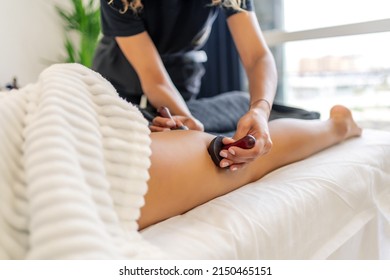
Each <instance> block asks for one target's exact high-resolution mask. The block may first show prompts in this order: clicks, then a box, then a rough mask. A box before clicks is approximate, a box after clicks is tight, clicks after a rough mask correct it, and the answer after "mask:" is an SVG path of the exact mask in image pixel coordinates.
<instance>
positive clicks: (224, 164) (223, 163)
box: [219, 159, 233, 168]
mask: <svg viewBox="0 0 390 280" xmlns="http://www.w3.org/2000/svg"><path fill="white" fill-rule="evenodd" d="M232 164H233V162H232V161H231V160H228V159H222V160H221V161H220V162H219V167H221V168H227V167H229V166H230V165H232Z"/></svg>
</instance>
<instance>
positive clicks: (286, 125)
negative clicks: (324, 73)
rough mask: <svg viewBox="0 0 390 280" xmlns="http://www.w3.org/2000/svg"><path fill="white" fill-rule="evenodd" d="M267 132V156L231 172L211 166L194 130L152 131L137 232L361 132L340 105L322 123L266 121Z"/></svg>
mask: <svg viewBox="0 0 390 280" xmlns="http://www.w3.org/2000/svg"><path fill="white" fill-rule="evenodd" d="M269 128H270V133H271V137H272V141H273V148H272V150H271V152H270V153H268V154H267V155H265V156H262V157H259V158H258V159H257V160H255V161H254V162H252V163H250V164H248V165H247V166H246V167H244V168H242V169H239V170H237V171H234V172H233V171H229V170H225V169H220V168H219V167H216V166H215V165H214V163H213V162H212V160H211V158H210V156H209V154H208V153H207V147H208V145H209V143H210V141H211V140H212V139H213V138H214V137H215V136H213V135H209V134H206V133H200V132H196V131H170V132H166V133H165V132H159V133H153V134H152V136H151V137H152V157H151V162H152V165H151V168H150V180H149V182H148V186H149V190H148V192H147V194H146V196H145V206H144V207H143V208H142V209H141V217H140V219H139V221H138V222H139V226H140V229H142V228H144V227H146V226H149V225H151V224H154V223H156V222H159V221H161V220H164V219H167V218H170V217H173V216H175V215H178V214H182V213H184V212H186V211H188V210H190V209H192V208H194V207H196V206H198V205H200V204H202V203H205V202H207V201H209V200H211V199H213V198H215V197H218V196H220V195H223V194H226V193H228V192H230V191H232V190H234V189H237V188H239V187H241V186H243V185H245V184H247V183H249V182H252V181H254V180H257V179H259V178H261V177H263V176H264V175H266V174H267V173H269V172H271V171H273V170H275V169H277V168H279V167H281V166H284V165H286V164H289V163H292V162H295V161H298V160H301V159H304V158H307V157H308V156H310V155H312V154H314V153H316V152H318V151H320V150H323V149H325V148H327V147H330V146H332V145H334V144H337V143H339V142H341V141H343V140H345V139H347V138H350V137H353V136H359V135H360V134H361V129H360V128H359V127H358V126H357V125H356V123H355V122H354V121H353V119H352V116H351V113H350V111H349V110H348V109H346V108H345V107H342V106H335V107H333V108H332V110H331V114H330V118H329V120H327V121H320V120H310V121H308V120H297V119H280V120H275V121H272V122H270V124H269Z"/></svg>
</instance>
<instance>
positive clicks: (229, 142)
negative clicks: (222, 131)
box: [222, 137, 235, 145]
mask: <svg viewBox="0 0 390 280" xmlns="http://www.w3.org/2000/svg"><path fill="white" fill-rule="evenodd" d="M234 142H235V140H234V139H233V138H230V137H224V138H223V139H222V143H223V144H224V145H228V144H231V143H234Z"/></svg>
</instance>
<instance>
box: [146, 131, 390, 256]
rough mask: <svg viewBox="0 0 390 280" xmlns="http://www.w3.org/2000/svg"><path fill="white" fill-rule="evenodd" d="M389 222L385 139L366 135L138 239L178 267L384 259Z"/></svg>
mask: <svg viewBox="0 0 390 280" xmlns="http://www.w3.org/2000/svg"><path fill="white" fill-rule="evenodd" d="M389 222H390V133H388V132H381V131H375V130H365V131H364V132H363V135H362V137H360V138H355V139H351V140H349V141H347V142H344V143H342V144H340V145H337V146H334V147H332V148H330V149H327V150H325V151H322V152H320V153H318V154H316V155H314V156H312V157H310V158H309V159H306V160H304V161H301V162H297V163H295V164H291V165H289V166H286V167H283V168H280V169H278V170H276V171H274V172H273V173H271V174H269V175H268V176H266V177H264V178H262V179H261V180H259V181H257V182H254V183H251V184H248V185H246V186H244V187H242V188H240V189H238V190H236V191H234V192H232V193H229V194H227V195H225V196H222V197H219V198H217V199H214V200H213V201H210V202H209V203H206V204H204V205H201V206H199V207H197V208H195V209H193V210H192V211H189V212H188V213H186V214H184V215H181V216H177V217H174V218H171V219H169V220H166V221H164V222H161V223H159V224H157V225H154V226H151V227H149V228H147V229H145V230H144V231H143V232H142V235H143V237H144V238H145V239H146V240H148V241H150V242H151V243H152V244H154V245H156V246H157V247H158V248H161V249H162V250H163V251H164V252H168V253H170V254H172V255H173V258H177V259H326V258H348V259H351V258H359V259H378V258H379V259H390V242H389V241H390V231H389ZM347 245H348V246H347ZM343 246H345V248H344V247H343ZM343 249H345V250H343Z"/></svg>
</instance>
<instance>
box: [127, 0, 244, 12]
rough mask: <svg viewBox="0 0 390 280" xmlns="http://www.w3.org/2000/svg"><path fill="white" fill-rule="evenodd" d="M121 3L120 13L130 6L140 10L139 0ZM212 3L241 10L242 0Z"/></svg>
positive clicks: (135, 10)
mask: <svg viewBox="0 0 390 280" xmlns="http://www.w3.org/2000/svg"><path fill="white" fill-rule="evenodd" d="M121 1H122V3H123V10H121V13H125V12H127V10H128V9H129V8H130V9H131V10H133V11H134V12H138V11H140V10H142V7H143V6H142V1H141V0H121ZM211 4H212V5H223V6H225V7H227V8H233V9H235V10H241V4H242V0H211Z"/></svg>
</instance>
